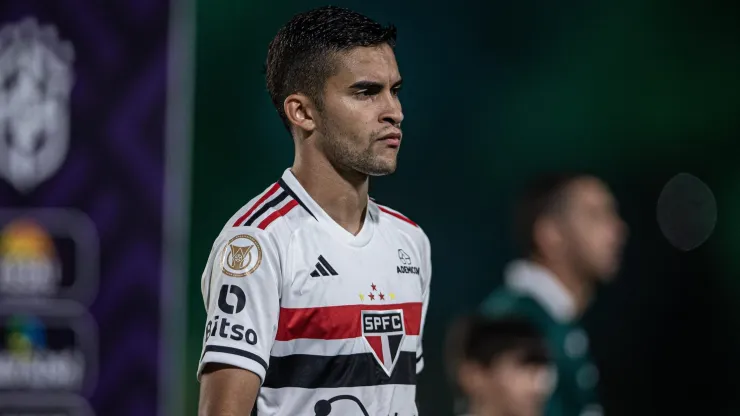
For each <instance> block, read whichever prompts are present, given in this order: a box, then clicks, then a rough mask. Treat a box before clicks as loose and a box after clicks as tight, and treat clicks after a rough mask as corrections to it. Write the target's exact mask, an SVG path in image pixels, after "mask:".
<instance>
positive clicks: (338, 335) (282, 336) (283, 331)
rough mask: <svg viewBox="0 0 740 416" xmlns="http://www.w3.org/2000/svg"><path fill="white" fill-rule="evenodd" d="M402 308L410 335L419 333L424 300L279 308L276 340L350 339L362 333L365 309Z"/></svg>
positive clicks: (384, 309)
mask: <svg viewBox="0 0 740 416" xmlns="http://www.w3.org/2000/svg"><path fill="white" fill-rule="evenodd" d="M395 309H403V322H404V327H405V329H406V334H407V335H419V330H420V329H421V302H410V303H397V304H391V305H343V306H325V307H318V308H280V319H279V321H278V330H277V335H276V336H275V340H276V341H291V340H294V339H299V338H309V339H325V340H328V339H348V338H358V337H361V336H362V322H360V321H361V320H362V311H388V310H395Z"/></svg>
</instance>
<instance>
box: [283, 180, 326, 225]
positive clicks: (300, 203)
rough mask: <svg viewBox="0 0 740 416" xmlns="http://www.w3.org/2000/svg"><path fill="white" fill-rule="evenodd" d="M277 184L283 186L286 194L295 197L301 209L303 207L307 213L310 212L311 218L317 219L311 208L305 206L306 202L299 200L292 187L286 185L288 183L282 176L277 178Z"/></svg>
mask: <svg viewBox="0 0 740 416" xmlns="http://www.w3.org/2000/svg"><path fill="white" fill-rule="evenodd" d="M278 184H280V187H281V188H283V190H284V191H285V192H287V193H288V195H290V196H291V198H293V199H295V200H296V201H298V204H299V205H300V206H302V207H303V209H305V210H306V212H308V213H309V214H310V215H311V216H312V217H313V219H315V220H316V221H318V218H316V216H315V215H313V212H311V210H310V209H308V207H307V206H306V204H304V203H303V201H301V199H300V198H298V195H296V194H295V192H293V190H292V189H290V187H289V186H288V184H287V183H285V181H284V180H283V178H280V179H278Z"/></svg>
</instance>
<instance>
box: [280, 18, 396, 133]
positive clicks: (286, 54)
mask: <svg viewBox="0 0 740 416" xmlns="http://www.w3.org/2000/svg"><path fill="white" fill-rule="evenodd" d="M384 43H385V44H388V45H389V46H391V47H392V48H393V47H395V45H396V28H395V27H394V26H393V25H389V26H385V27H384V26H382V25H380V24H379V23H377V22H375V21H373V20H372V19H370V18H369V17H366V16H364V15H362V14H359V13H357V12H354V11H351V10H348V9H344V8H340V7H335V6H326V7H320V8H318V9H313V10H310V11H308V12H304V13H301V14H297V15H295V16H294V17H293V18H292V19H291V20H290V21H289V22H288V23H286V24H285V26H283V27H282V28H281V29H280V30H279V31H278V33H277V35H275V38H273V40H272V42H270V46H269V48H268V52H267V62H266V63H265V74H266V78H267V90H268V91H269V93H270V98H271V99H272V103H273V105H274V106H275V109H277V112H278V114H279V115H280V118H281V119H282V121H283V124H284V125H285V127H286V128H287V129H288V131H290V122H289V121H288V118H287V117H286V115H285V110H284V109H283V102H284V101H285V98H287V97H288V96H289V95H290V94H294V93H297V92H302V93H304V94H306V95H308V96H309V97H310V98H311V99H312V100H314V102H316V104H317V105H318V106H321V93H322V91H323V88H324V85H325V83H326V80H327V79H328V78H329V77H330V76H331V75H332V73H333V72H334V65H333V58H334V54H336V53H338V52H341V51H346V50H349V49H352V48H355V47H360V46H377V45H381V44H384Z"/></svg>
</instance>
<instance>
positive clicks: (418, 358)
mask: <svg viewBox="0 0 740 416" xmlns="http://www.w3.org/2000/svg"><path fill="white" fill-rule="evenodd" d="M422 358H424V354H421V355H420V356H418V357H416V363H417V364H418V363H419V361H421V359H422Z"/></svg>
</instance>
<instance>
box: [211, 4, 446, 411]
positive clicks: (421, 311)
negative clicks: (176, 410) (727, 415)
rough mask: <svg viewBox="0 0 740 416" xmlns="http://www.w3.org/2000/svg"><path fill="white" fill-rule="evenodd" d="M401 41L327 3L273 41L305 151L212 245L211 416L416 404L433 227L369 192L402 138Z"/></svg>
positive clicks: (275, 84) (270, 74) (280, 92)
mask: <svg viewBox="0 0 740 416" xmlns="http://www.w3.org/2000/svg"><path fill="white" fill-rule="evenodd" d="M395 39H396V30H395V29H394V28H393V27H392V26H391V27H383V26H381V25H380V24H378V23H376V22H374V21H372V20H370V19H369V18H367V17H365V16H363V15H360V14H358V13H355V12H352V11H349V10H345V9H340V8H336V7H323V8H319V9H315V10H312V11H309V12H306V13H303V14H299V15H297V16H295V17H294V18H293V19H292V20H290V21H289V22H288V23H287V24H286V25H285V26H284V27H283V28H282V29H280V30H279V32H278V33H277V35H276V36H275V38H274V39H273V40H272V42H271V43H270V45H269V50H268V54H267V63H266V74H267V89H268V90H269V93H270V95H271V98H272V101H273V103H274V105H275V107H276V109H277V112H278V114H279V115H280V117H281V118H282V121H283V123H284V124H285V127H286V128H287V129H288V131H289V132H290V133H291V135H292V136H293V140H294V142H295V159H294V163H293V166H292V167H290V168H288V169H286V170H285V171H284V173H283V174H282V176H281V177H280V178H279V179H278V180H277V181H276V182H275V183H274V184H272V185H270V186H268V187H267V189H266V190H265V191H264V192H262V193H261V194H259V195H258V196H256V197H255V198H254V199H252V200H251V201H249V202H248V203H247V204H246V205H244V207H242V208H241V209H240V210H239V211H237V212H236V213H235V214H234V215H233V217H232V218H231V219H229V220H228V222H227V223H226V225H225V227H224V228H223V230H222V232H221V233H220V235H219V236H218V238H217V239H216V241H215V243H214V245H213V248H212V251H211V254H210V257H209V258H208V262H207V264H206V267H205V270H204V272H203V277H202V292H203V299H204V302H205V307H206V310H207V313H208V321H207V324H206V328H205V334H204V341H203V353H202V358H201V360H200V365H199V369H198V375H199V380H200V382H201V395H200V405H199V409H200V414H201V415H208V416H215V415H248V414H249V413H250V411H252V410H253V409H255V410H256V413H257V414H258V415H260V416H268V415H281V416H282V415H285V416H296V415H314V414H315V415H322V416H327V415H330V414H331V415H342V416H351V415H373V416H376V415H384V416H385V415H398V416H414V415H418V412H417V408H416V404H415V392H416V386H415V384H416V377H417V373H418V372H420V371H421V369H422V367H423V365H424V361H423V359H422V348H421V336H422V328H423V326H424V317H425V315H426V310H427V306H428V303H429V282H430V278H431V272H432V271H431V260H430V246H429V240H428V239H427V237H426V235H425V234H424V232H423V231H422V230H421V228H419V227H418V226H417V225H416V224H415V223H414V222H412V221H411V220H409V219H408V218H407V217H405V216H404V215H402V214H400V213H398V212H397V211H395V210H392V209H390V208H387V207H385V206H382V205H379V204H377V203H376V202H374V201H373V200H372V199H370V198H369V197H368V179H369V177H370V176H379V175H387V174H390V173H392V172H394V171H395V169H396V156H397V154H398V150H399V146H400V145H401V142H402V135H401V121H402V120H403V113H402V111H401V103H400V101H399V96H398V93H399V90H400V88H401V75H400V73H399V70H398V66H397V64H396V58H395V55H394V44H395ZM255 402H256V404H255Z"/></svg>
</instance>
